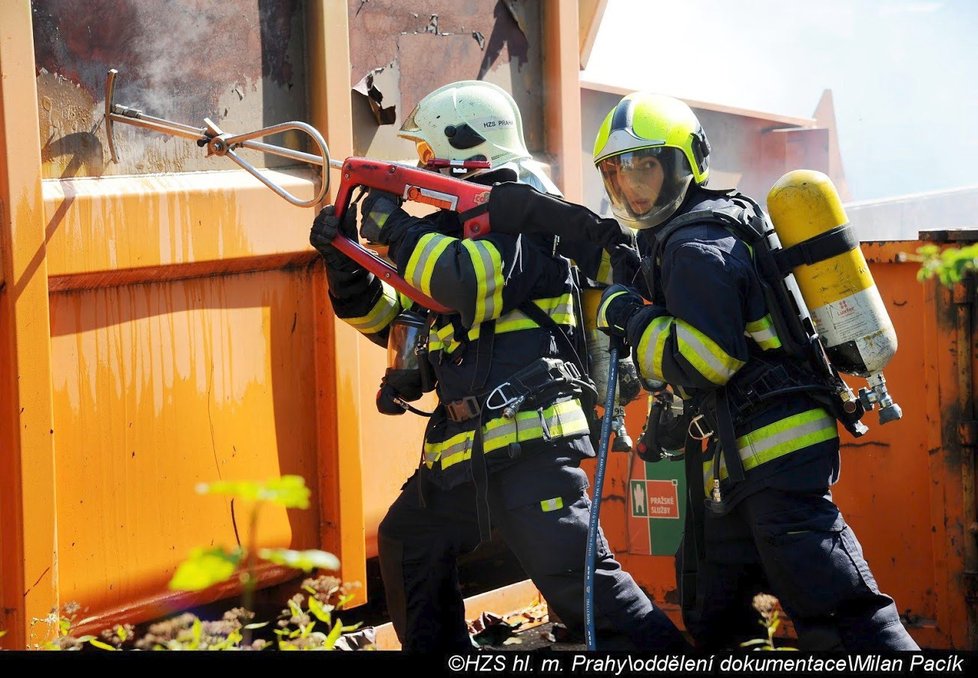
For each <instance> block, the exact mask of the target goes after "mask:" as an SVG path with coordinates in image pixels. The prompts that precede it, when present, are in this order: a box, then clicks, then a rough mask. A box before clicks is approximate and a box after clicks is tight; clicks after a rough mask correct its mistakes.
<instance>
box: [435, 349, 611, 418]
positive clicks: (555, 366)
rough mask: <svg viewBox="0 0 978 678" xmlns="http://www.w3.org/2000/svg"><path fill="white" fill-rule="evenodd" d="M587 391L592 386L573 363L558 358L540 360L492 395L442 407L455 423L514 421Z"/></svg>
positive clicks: (463, 400) (490, 392)
mask: <svg viewBox="0 0 978 678" xmlns="http://www.w3.org/2000/svg"><path fill="white" fill-rule="evenodd" d="M586 388H589V384H587V382H585V381H584V379H583V377H582V375H581V373H580V371H579V370H578V369H577V366H576V365H574V363H571V362H567V361H564V360H559V359H557V358H538V359H537V360H534V361H533V362H532V363H530V364H529V365H528V366H527V367H524V368H523V369H522V370H520V371H518V372H516V373H515V374H514V375H512V376H511V377H510V378H509V379H507V380H506V381H504V382H503V383H501V384H499V385H498V386H496V387H495V388H493V389H492V390H491V391H488V392H486V393H483V394H481V395H479V396H466V397H465V398H461V399H459V400H452V401H449V402H443V403H442V405H443V406H444V408H445V415H446V416H447V417H448V418H449V419H450V420H451V421H453V422H455V423H462V422H466V421H470V420H472V419H476V418H479V417H481V416H483V414H488V415H489V416H490V417H493V418H494V417H497V416H503V417H506V418H507V419H512V418H513V416H514V415H515V414H516V413H517V412H519V411H520V409H521V408H529V407H533V406H535V405H537V404H539V403H541V402H543V401H544V400H547V399H551V398H553V397H556V396H558V395H563V394H567V393H570V392H573V391H574V390H575V389H576V390H577V391H578V392H579V391H580V390H582V389H586ZM592 388H593V387H592ZM490 413H491V414H490Z"/></svg>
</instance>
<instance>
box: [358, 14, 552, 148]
mask: <svg viewBox="0 0 978 678" xmlns="http://www.w3.org/2000/svg"><path fill="white" fill-rule="evenodd" d="M347 7H348V10H349V16H350V66H351V72H350V83H351V86H352V87H354V88H355V89H357V91H360V90H367V89H369V85H367V84H366V80H367V78H368V76H369V75H373V76H374V80H373V82H372V86H373V87H375V88H376V89H377V90H379V92H380V93H382V94H383V97H384V98H383V105H382V108H385V109H386V108H391V107H393V108H394V109H395V119H394V121H393V124H389V123H384V124H383V125H380V123H379V122H378V119H377V117H376V116H377V115H378V113H377V110H376V109H377V106H378V103H377V102H376V101H375V102H373V103H371V102H370V101H369V97H364V96H356V97H354V108H353V112H354V118H355V119H354V149H355V153H356V154H357V155H366V156H372V157H385V158H401V159H409V158H412V157H413V156H414V146H413V144H411V143H410V142H408V141H405V140H403V139H399V138H398V137H397V136H396V132H397V130H398V129H399V128H400V126H401V123H402V122H403V119H404V117H406V116H407V115H408V114H409V113H410V111H411V110H413V109H414V107H415V105H416V104H417V102H418V101H419V100H420V99H421V98H422V97H423V96H424V95H426V94H428V93H429V92H431V91H432V90H434V89H437V88H438V87H441V86H442V85H445V84H447V83H450V82H454V81H457V80H480V79H481V80H486V81H489V82H492V83H494V84H496V85H499V86H500V87H502V88H503V89H505V90H507V91H509V92H510V93H512V95H513V98H514V99H515V100H516V103H517V104H518V105H519V107H520V110H521V112H522V114H523V121H524V132H525V135H526V142H527V146H528V147H529V149H530V150H531V151H539V150H540V149H542V147H543V114H542V111H543V100H544V91H543V88H542V87H541V85H540V83H541V82H542V78H543V75H542V65H543V59H542V51H541V43H542V40H541V38H540V34H541V21H540V13H541V9H540V3H537V2H522V1H519V0H510V1H508V2H503V1H502V0H497V1H496V2H488V1H487V0H412V1H405V0H370V1H369V2H364V1H363V0H348V5H347ZM380 68H383V69H385V70H384V73H383V77H385V78H387V84H385V85H383V86H382V85H381V84H378V77H379V74H378V69H380ZM395 78H396V80H395ZM395 90H396V92H397V95H396V96H395V95H394V94H393V92H394V91H395ZM361 93H362V92H361ZM358 100H359V102H358ZM361 102H362V103H361ZM358 117H360V118H362V120H361V119H357V118H358Z"/></svg>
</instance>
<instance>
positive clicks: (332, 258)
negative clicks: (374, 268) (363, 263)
mask: <svg viewBox="0 0 978 678" xmlns="http://www.w3.org/2000/svg"><path fill="white" fill-rule="evenodd" d="M337 234H341V235H343V236H345V237H346V238H348V239H350V240H354V241H355V240H356V239H357V226H356V213H355V212H354V210H347V212H346V215H345V216H344V218H343V220H342V222H341V221H340V218H339V217H337V216H336V208H335V207H334V206H333V205H326V207H324V208H323V209H322V210H320V212H319V214H317V215H316V218H315V220H313V222H312V229H311V230H310V231H309V244H311V245H312V246H313V247H315V248H316V250H317V251H318V252H319V253H320V254H321V255H322V257H323V261H325V262H326V268H327V269H329V270H331V271H338V272H343V273H352V272H354V271H357V270H359V269H360V268H361V267H360V264H358V263H357V262H355V261H353V259H350V258H349V257H348V256H346V255H345V254H343V253H342V252H340V251H339V250H338V249H336V247H335V246H334V245H333V240H334V239H335V238H336V235H337Z"/></svg>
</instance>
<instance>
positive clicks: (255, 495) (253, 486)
mask: <svg viewBox="0 0 978 678" xmlns="http://www.w3.org/2000/svg"><path fill="white" fill-rule="evenodd" d="M197 492H199V493H200V494H227V495H231V496H232V497H238V498H240V499H248V500H251V501H270V502H272V503H275V504H279V505H281V506H284V507H285V508H299V509H307V508H309V494H310V490H309V488H308V487H306V481H305V480H304V479H303V478H302V476H282V477H281V478H272V479H271V480H266V481H265V482H259V481H251V480H218V481H216V482H213V483H200V484H199V485H198V486H197Z"/></svg>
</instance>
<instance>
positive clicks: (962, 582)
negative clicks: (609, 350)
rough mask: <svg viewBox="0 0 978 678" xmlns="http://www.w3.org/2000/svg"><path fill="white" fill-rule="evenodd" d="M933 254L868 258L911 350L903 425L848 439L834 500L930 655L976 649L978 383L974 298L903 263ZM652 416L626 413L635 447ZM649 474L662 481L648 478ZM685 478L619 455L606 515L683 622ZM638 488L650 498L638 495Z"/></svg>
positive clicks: (901, 382) (612, 536) (902, 248)
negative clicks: (679, 558) (679, 565)
mask: <svg viewBox="0 0 978 678" xmlns="http://www.w3.org/2000/svg"><path fill="white" fill-rule="evenodd" d="M921 244H922V243H920V242H889V243H864V244H863V245H862V249H863V252H864V254H865V255H866V259H867V261H868V262H869V263H870V268H871V270H872V273H873V277H874V278H875V280H876V284H877V286H878V287H879V289H880V291H881V293H882V297H883V301H884V303H885V304H886V309H887V312H888V313H889V315H890V318H891V319H892V321H893V324H894V327H895V328H896V332H897V336H898V338H899V349H898V350H897V353H896V355H895V356H894V358H893V360H892V361H891V362H890V364H889V365H888V366H887V367H886V369H885V370H884V374H885V376H886V380H887V385H888V387H889V391H890V393H891V395H892V396H893V397H894V399H895V400H896V401H897V402H898V403H899V404H900V405H901V406H902V408H903V418H902V419H901V420H899V421H896V422H891V423H888V424H886V425H885V426H881V425H880V424H879V423H878V420H877V415H876V413H875V412H872V413H870V414H868V415H867V417H866V419H864V421H865V423H866V424H867V425H868V426H869V427H870V431H869V433H868V434H866V435H865V436H863V437H861V438H858V439H854V438H852V437H851V436H850V435H849V434H848V433H846V432H845V431H844V430H843V431H841V432H840V437H841V444H842V451H841V453H842V475H841V479H840V481H839V483H838V484H837V485H836V486H835V487H834V488H833V496H834V498H835V500H836V502H837V503H838V505H839V507H840V508H841V509H842V512H843V515H844V516H845V517H846V520H847V521H848V523H849V524H850V525H851V526H852V528H853V529H854V531H855V533H856V535H857V536H858V537H859V540H860V542H861V543H862V546H863V549H864V551H865V554H866V558H867V560H868V561H869V564H870V567H871V568H872V570H873V573H874V575H875V576H876V579H877V581H878V583H879V586H880V588H881V589H882V590H883V591H885V592H886V593H888V594H889V595H890V596H892V597H893V598H894V599H895V600H896V603H897V606H898V609H899V610H900V613H901V615H902V616H903V619H904V622H905V623H906V624H907V626H908V628H909V630H910V633H911V635H912V636H913V637H914V638H915V639H916V640H917V642H918V643H919V644H920V645H921V646H922V647H928V648H957V649H975V647H976V645H975V614H976V613H975V605H974V600H975V597H974V581H975V579H974V574H973V573H974V571H975V566H976V542H975V539H976V532H978V523H976V522H975V518H974V516H975V511H976V505H975V492H974V482H975V473H974V445H975V440H974V419H975V415H974V404H973V398H974V395H973V393H974V392H973V377H972V376H971V375H973V363H974V343H975V334H974V333H973V329H972V328H973V327H974V325H975V322H976V321H975V318H974V316H973V310H972V307H971V306H970V305H969V304H970V303H971V302H973V301H974V292H973V289H972V291H971V292H968V291H965V290H957V291H955V292H953V293H952V292H951V291H949V290H946V289H944V288H940V287H938V286H937V285H936V283H935V282H934V281H929V282H926V283H921V282H919V281H918V280H917V277H916V275H917V270H918V268H919V264H916V263H913V262H907V261H903V260H901V254H902V253H913V252H915V251H916V249H917V248H918V247H920V246H921ZM847 379H848V378H847ZM849 381H850V385H851V386H852V387H853V388H854V389H857V390H858V389H859V388H861V387H863V386H865V382H864V381H862V380H860V379H857V378H852V379H849ZM645 412H646V409H645V404H644V403H639V402H636V403H632V404H631V405H629V407H628V408H627V409H626V419H627V421H626V423H627V426H628V429H629V431H630V432H631V434H632V436H633V437H634V436H636V435H637V434H638V432H640V431H641V427H642V425H643V423H644V416H645ZM969 422H970V425H969ZM630 464H631V470H630V469H629V467H630ZM592 466H593V465H592ZM641 466H645V467H655V469H654V471H653V473H652V474H646V473H645V469H642V468H640V467H641ZM681 466H682V464H677V463H674V462H668V461H663V462H659V463H658V464H640V462H638V460H631V461H630V460H629V455H627V454H622V453H610V455H609V460H608V470H607V475H606V480H605V488H604V493H603V498H604V503H603V504H602V506H603V508H602V512H601V524H602V527H603V528H604V530H605V534H606V536H607V538H608V541H609V542H610V544H611V547H612V549H613V550H614V551H615V553H616V555H617V556H618V558H619V560H620V562H621V563H622V566H623V567H624V568H625V569H626V570H628V571H629V572H631V573H632V575H633V576H634V577H635V578H636V580H637V581H638V582H639V584H640V585H641V586H642V587H643V588H644V589H645V590H646V591H647V592H648V593H649V595H650V596H651V597H652V598H653V600H655V601H656V603H657V604H660V605H662V607H663V609H664V610H665V611H666V612H667V613H668V614H669V615H670V617H672V618H673V620H674V621H676V622H677V623H681V619H680V614H679V608H678V604H679V594H678V591H677V589H676V578H675V563H674V558H673V555H674V546H675V545H678V538H676V534H675V533H676V528H677V527H678V526H677V524H676V521H675V520H672V516H673V515H674V512H673V511H672V507H671V504H670V501H671V499H670V497H671V495H672V492H671V489H670V485H671V483H672V482H673V481H675V482H676V484H677V490H676V491H677V493H678V494H679V496H680V497H682V491H683V490H682V487H683V485H684V478H683V473H682V468H681ZM670 467H672V469H671V470H670ZM653 474H654V476H655V477H653ZM636 485H641V486H643V487H642V490H643V491H644V493H643V492H636V490H635V487H636ZM654 494H658V495H659V496H660V499H659V501H658V502H657V503H658V506H659V508H658V509H657V511H658V515H654V513H655V512H654V511H653V510H652V508H653V506H654V505H655V503H654V502H652V501H651V499H650V498H651V497H652V496H653V495H654ZM643 501H644V502H645V507H644V510H643V507H642V506H641V503H642V502H643ZM684 508H685V507H682V506H681V507H680V510H679V512H678V514H679V515H680V516H681V514H682V512H683V510H684ZM679 529H680V530H681V527H679ZM646 539H649V540H650V541H649V542H646V541H645V540H646ZM657 545H658V546H657ZM657 548H658V550H657ZM669 549H673V550H672V552H669Z"/></svg>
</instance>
